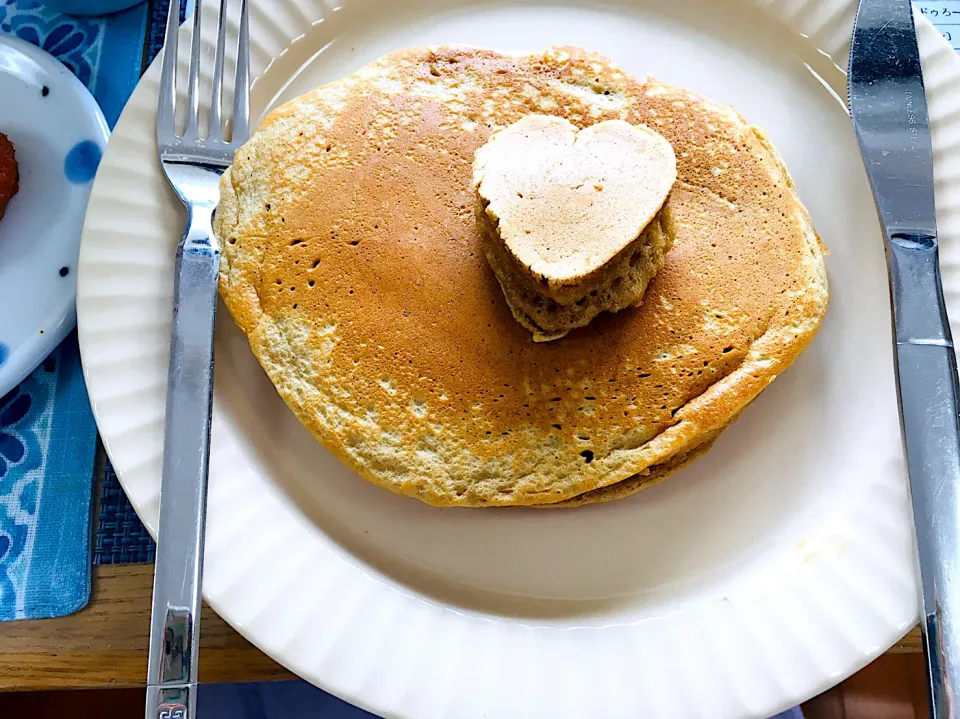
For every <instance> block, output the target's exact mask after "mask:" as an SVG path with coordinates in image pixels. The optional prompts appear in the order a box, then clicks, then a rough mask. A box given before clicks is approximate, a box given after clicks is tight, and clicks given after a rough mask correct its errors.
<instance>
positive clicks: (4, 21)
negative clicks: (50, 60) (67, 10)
mask: <svg viewBox="0 0 960 719" xmlns="http://www.w3.org/2000/svg"><path fill="white" fill-rule="evenodd" d="M0 3H2V4H0V31H3V32H6V33H10V34H12V35H16V36H17V37H19V38H20V39H21V40H26V41H27V42H29V43H32V44H33V45H36V46H38V47H41V48H43V49H44V50H46V51H47V52H49V53H50V54H51V55H53V56H54V57H55V58H57V59H58V60H59V61H60V62H62V63H63V64H64V65H66V66H67V67H69V68H70V70H72V71H73V74H74V75H76V76H77V77H78V78H80V82H82V83H83V84H84V85H89V84H90V78H91V77H93V76H94V75H95V73H96V69H97V62H98V60H99V56H100V53H99V45H98V42H97V41H98V39H99V37H100V33H101V31H102V25H101V24H98V23H95V22H92V21H90V20H86V19H84V18H78V17H67V16H65V15H58V14H56V13H54V12H52V11H50V10H47V9H45V8H43V7H41V4H40V3H39V2H37V1H36V0H0Z"/></svg>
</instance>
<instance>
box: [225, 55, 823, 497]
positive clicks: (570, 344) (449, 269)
mask: <svg viewBox="0 0 960 719" xmlns="http://www.w3.org/2000/svg"><path fill="white" fill-rule="evenodd" d="M530 113H552V114H557V115H560V116H562V117H566V118H567V119H569V120H570V121H571V122H573V123H574V124H576V125H577V126H578V127H583V126H587V125H590V124H592V123H595V122H598V121H600V120H604V119H614V118H621V119H624V120H626V121H627V122H630V123H633V124H646V125H648V126H649V127H651V128H653V129H654V130H656V131H657V132H659V133H660V134H662V135H663V136H664V137H666V138H667V140H668V141H669V142H670V143H671V145H672V146H673V148H674V150H675V152H676V155H677V170H678V176H679V179H678V182H677V184H676V185H675V187H674V190H673V192H672V194H671V196H670V199H669V200H668V202H667V205H668V207H669V209H670V212H671V213H672V217H673V220H674V222H675V223H676V229H677V236H676V240H675V244H674V247H673V249H672V250H671V252H670V254H669V256H668V260H667V263H666V266H665V267H664V268H663V269H662V270H660V272H659V273H658V274H657V276H656V277H655V278H654V280H653V281H652V282H651V283H650V286H649V288H648V289H647V294H646V298H645V300H644V303H643V306H642V308H640V309H639V310H626V311H624V312H621V313H619V314H617V315H601V316H600V317H598V318H597V319H596V320H594V322H593V323H592V324H591V325H590V326H589V327H587V328H584V329H581V330H575V331H574V332H572V333H571V334H570V335H569V336H567V337H566V338H564V339H563V340H562V341H559V342H552V343H546V344H535V343H532V342H531V341H530V335H529V333H528V332H527V331H526V330H524V329H523V328H521V327H520V326H519V325H518V324H517V323H516V322H515V321H514V319H513V318H512V317H511V315H510V310H509V308H508V307H507V304H506V302H505V301H504V298H503V295H502V293H501V291H500V288H499V286H498V284H497V281H496V279H495V277H494V275H493V272H492V271H491V270H490V268H489V266H488V265H487V262H486V260H485V258H484V257H483V251H482V240H481V237H480V235H479V231H478V229H477V226H476V223H475V221H474V216H473V211H474V210H473V204H474V203H473V190H472V187H471V163H472V161H473V153H474V151H475V150H476V148H477V147H479V146H480V145H482V144H483V143H484V142H485V141H486V139H487V137H488V136H489V134H490V132H491V129H492V128H494V127H496V126H503V125H507V124H510V123H512V122H515V121H516V120H517V119H519V118H520V117H522V116H523V115H527V114H530ZM217 225H218V227H217V230H218V234H219V236H220V237H221V238H222V240H223V243H224V262H223V266H222V271H221V291H222V294H223V296H224V298H225V300H226V303H227V305H228V307H229V308H230V310H231V312H232V313H233V315H234V318H235V319H236V321H237V323H238V324H239V326H240V327H241V329H242V330H243V331H244V332H245V333H246V334H247V336H248V338H249V341H250V345H251V348H252V349H253V352H254V353H255V355H256V356H257V357H258V359H259V360H260V362H261V364H262V365H263V367H264V369H265V370H266V372H267V374H268V375H269V376H270V378H271V379H272V380H273V382H274V384H275V385H276V387H277V389H278V391H279V392H280V394H281V396H283V398H284V399H285V400H286V402H287V403H288V405H289V406H290V407H291V409H292V410H293V411H294V412H295V413H296V415H297V417H299V419H300V420H301V421H302V422H303V423H304V424H305V425H306V426H307V427H308V428H309V429H310V430H311V432H313V433H314V434H315V435H316V436H317V437H318V439H320V441H321V442H323V443H324V444H325V445H327V446H328V447H329V448H331V449H332V450H333V451H334V452H336V453H337V454H338V456H340V457H341V458H342V459H343V460H344V461H345V462H347V463H348V464H349V465H350V466H351V467H353V468H354V469H356V470H357V471H358V472H359V473H360V474H362V475H363V476H364V477H366V478H367V479H369V480H370V481H372V482H375V483H377V484H379V485H381V486H383V487H386V488H388V489H391V490H393V491H395V492H399V493H402V494H405V495H409V496H412V497H416V498H418V499H421V500H423V501H425V502H428V503H431V504H437V505H459V506H484V505H511V504H514V505H515V504H546V503H555V502H560V501H563V500H566V499H569V498H571V497H575V496H577V495H581V494H584V493H586V492H590V491H592V490H595V489H598V488H601V487H605V486H609V485H613V484H615V483H617V482H620V481H621V480H625V479H628V478H630V477H633V476H634V475H640V474H642V473H643V472H645V471H649V470H650V469H651V468H653V467H658V466H664V467H669V466H670V465H671V460H674V458H676V460H677V462H681V461H682V459H681V458H682V457H683V456H684V455H687V454H688V453H690V452H692V451H694V450H695V449H696V448H697V447H699V446H701V445H703V444H704V443H705V442H707V441H710V439H711V438H713V437H714V436H715V435H716V434H717V433H718V432H719V431H720V430H722V428H723V427H725V426H726V425H727V424H728V423H729V422H730V421H731V420H732V419H733V418H734V417H735V416H736V415H737V414H738V413H739V412H740V410H741V409H742V408H743V407H745V406H746V405H747V404H748V403H749V402H750V401H751V400H752V399H753V398H754V397H755V396H756V395H757V394H758V393H759V392H760V391H761V390H762V389H763V388H764V387H766V386H767V385H768V384H769V383H770V382H771V381H772V380H773V379H774V378H775V377H776V376H777V375H778V374H779V373H780V372H782V371H783V370H784V369H786V367H788V366H789V365H790V363H791V362H793V360H794V359H795V358H796V356H797V355H798V354H799V352H800V351H801V350H802V349H803V348H804V347H805V346H806V345H807V343H808V342H809V341H810V339H811V338H812V337H813V335H814V334H815V332H816V330H817V328H818V326H819V324H820V321H821V319H822V317H823V314H824V312H825V310H826V304H827V286H826V275H825V271H824V265H823V257H822V252H821V247H820V244H819V242H818V240H817V237H816V235H815V234H814V232H813V228H812V226H811V224H810V221H809V218H808V216H807V213H806V211H805V210H804V208H803V206H802V205H801V204H800V202H799V201H798V199H797V197H796V195H795V193H794V188H793V184H792V182H791V181H790V178H789V176H788V175H787V173H786V171H785V169H784V168H783V165H782V163H781V162H780V161H779V159H778V158H777V157H776V155H775V153H774V152H773V150H772V148H771V147H770V146H769V144H768V143H766V142H765V141H764V140H762V139H761V137H760V136H759V135H758V133H757V132H756V131H755V130H754V129H753V128H752V127H751V126H749V125H748V124H747V123H745V122H744V121H743V120H742V118H740V116H739V115H738V114H737V113H736V112H734V111H733V110H731V109H730V108H727V107H724V106H720V105H715V104H713V103H710V102H708V101H706V100H704V99H702V98H700V97H699V96H697V95H694V94H693V93H690V92H687V91H685V90H680V89H677V88H672V87H669V86H666V85H663V84H661V83H658V82H656V81H653V80H649V81H646V82H639V81H637V80H635V79H634V78H632V77H630V76H628V75H627V74H625V73H623V72H621V71H620V70H618V69H616V68H615V67H614V66H612V65H611V64H610V63H609V62H608V61H607V60H605V59H604V58H602V57H600V56H598V55H594V54H591V53H587V52H584V51H582V50H579V49H576V48H556V49H552V50H549V51H547V52H546V53H543V54H536V55H522V56H520V55H516V56H514V55H505V54H502V53H498V52H494V51H490V50H478V49H468V48H450V47H447V48H435V49H414V50H406V51H402V52H398V53H395V54H393V55H390V56H387V57H385V58H382V59H381V60H379V61H377V62H376V63H374V64H372V65H370V66H368V67H366V68H364V69H363V70H361V71H360V72H358V73H356V74H354V75H351V76H349V77H347V78H344V79H343V80H340V81H337V82H335V83H332V84H330V85H327V86H324V87H322V88H320V89H318V90H316V91H314V92H312V93H309V94H307V95H304V96H302V97H300V98H298V99H296V100H293V101H291V102H289V103H287V104H286V105H284V106H283V107H281V108H279V109H278V110H276V111H275V112H273V113H271V114H270V116H269V117H268V118H267V119H266V120H265V122H264V124H263V126H262V127H261V128H260V130H259V131H258V132H257V133H256V135H255V136H254V137H253V138H252V139H251V140H250V142H249V143H247V145H245V146H244V147H243V148H242V149H241V150H240V151H239V152H238V153H237V156H236V159H235V162H234V165H233V166H232V168H230V170H228V171H227V172H226V173H225V174H224V177H223V182H222V201H221V205H220V208H219V211H218V213H217Z"/></svg>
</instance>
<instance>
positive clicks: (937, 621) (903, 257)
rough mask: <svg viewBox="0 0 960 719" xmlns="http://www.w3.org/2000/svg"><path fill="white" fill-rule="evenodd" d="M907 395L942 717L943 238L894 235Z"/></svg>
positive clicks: (948, 440)
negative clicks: (939, 240) (939, 250)
mask: <svg viewBox="0 0 960 719" xmlns="http://www.w3.org/2000/svg"><path fill="white" fill-rule="evenodd" d="M887 247H888V253H887V258H888V262H889V264H890V283H891V297H892V301H893V310H894V328H895V337H896V369H897V393H898V399H899V402H900V418H901V422H902V429H903V440H904V445H905V451H906V457H907V470H908V473H909V476H910V494H911V498H912V503H913V514H914V524H915V527H916V542H917V551H918V559H919V567H920V587H921V609H922V613H921V629H922V631H923V642H924V652H925V654H926V658H927V664H928V666H927V669H928V677H929V691H930V710H931V716H932V717H934V718H935V719H948V718H952V717H956V716H958V713H957V712H958V711H960V706H958V704H957V699H956V697H957V696H958V693H960V584H958V582H960V574H958V572H960V521H958V508H960V505H958V495H960V413H958V405H957V399H958V396H960V388H958V382H957V360H956V355H955V353H954V349H953V341H952V337H951V334H950V326H949V324H948V322H947V313H946V307H945V305H944V301H943V290H942V287H941V284H940V266H939V260H938V253H937V240H936V237H935V236H931V235H929V234H917V233H913V234H911V233H898V234H895V235H892V236H891V237H890V238H889V242H888V245H887Z"/></svg>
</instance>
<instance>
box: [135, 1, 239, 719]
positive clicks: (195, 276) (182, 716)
mask: <svg viewBox="0 0 960 719" xmlns="http://www.w3.org/2000/svg"><path fill="white" fill-rule="evenodd" d="M228 3H229V0H221V3H220V18H219V28H218V32H217V50H216V56H215V65H214V70H213V88H212V97H211V101H210V123H209V125H210V126H209V131H208V134H207V136H206V137H201V135H200V132H201V130H200V125H201V122H200V112H199V108H200V103H199V77H200V23H201V15H202V11H201V7H202V4H203V3H202V2H197V7H196V10H195V11H194V16H193V42H192V44H191V51H190V74H189V79H188V84H187V108H186V123H185V127H184V131H183V134H181V135H178V134H177V131H176V127H175V118H176V96H177V89H176V74H177V35H178V32H179V30H180V24H179V19H180V13H179V10H180V1H179V0H171V2H170V9H169V12H168V15H167V30H166V40H165V43H164V51H163V68H162V70H163V71H162V75H161V77H160V98H159V101H158V103H157V150H158V152H159V154H160V162H161V164H162V165H163V171H164V173H165V174H166V176H167V180H169V182H170V185H171V186H172V187H173V189H174V191H176V193H177V196H178V197H179V198H180V200H181V201H182V202H183V204H184V205H185V206H186V208H187V215H188V219H187V227H186V229H185V230H184V233H183V238H182V239H181V240H180V245H179V247H178V248H177V259H176V270H175V275H174V278H175V279H174V290H173V327H172V335H171V340H170V372H169V377H168V386H167V412H166V422H165V425H166V426H165V438H164V447H163V477H162V482H161V487H160V529H159V536H158V539H157V562H156V573H155V575H154V580H153V606H152V609H151V619H150V654H149V664H148V667H147V705H146V713H145V717H146V719H195V717H196V704H197V657H198V653H199V652H198V650H199V639H200V588H201V587H200V584H201V577H202V573H203V534H204V525H205V515H206V499H207V470H208V466H209V454H210V418H211V411H212V407H213V327H214V320H215V317H216V310H217V277H218V274H219V268H220V247H219V243H218V241H217V238H216V237H214V234H213V226H212V220H213V212H214V209H215V208H216V205H217V201H218V200H219V191H218V187H219V181H220V175H221V174H222V173H223V171H224V169H225V168H226V167H227V166H229V165H230V163H231V161H232V160H233V155H234V153H235V152H236V150H237V148H238V147H239V146H240V145H241V144H242V143H243V142H245V141H246V139H247V137H248V135H249V133H250V112H249V104H250V81H249V79H250V60H249V58H250V50H249V27H248V19H247V0H240V3H241V5H240V32H239V38H238V41H237V42H238V47H237V70H236V82H235V89H234V102H233V132H232V135H231V137H230V139H229V140H227V139H226V138H225V136H224V132H223V124H222V122H223V117H222V113H221V95H222V89H223V64H224V54H225V51H224V46H225V44H226V34H227V32H226V26H227V9H228Z"/></svg>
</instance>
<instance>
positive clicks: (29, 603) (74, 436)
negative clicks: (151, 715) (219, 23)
mask: <svg viewBox="0 0 960 719" xmlns="http://www.w3.org/2000/svg"><path fill="white" fill-rule="evenodd" d="M146 16H147V9H146V7H145V6H140V7H139V8H134V9H132V10H129V11H126V12H123V13H117V14H115V15H111V16H109V17H107V18H73V17H66V16H64V15H59V14H57V13H53V12H50V11H48V10H46V9H44V8H43V7H42V5H41V3H39V2H37V1H36V0H0V33H5V34H11V35H15V36H17V37H19V38H21V39H23V40H26V41H27V42H30V43H33V44H34V45H37V46H39V47H41V48H43V49H44V50H46V51H47V52H49V53H50V54H51V55H53V56H54V57H56V58H57V59H59V60H60V61H61V62H63V63H64V64H65V65H66V66H67V67H68V68H70V70H72V71H73V73H74V74H75V75H76V76H77V77H78V78H80V80H81V81H82V82H83V83H84V84H85V85H86V86H87V87H88V88H89V89H90V90H91V92H92V93H93V95H94V97H95V98H96V99H97V101H98V103H99V104H100V107H101V109H102V110H103V113H104V116H105V117H106V119H107V122H108V123H109V124H110V126H111V127H112V126H113V124H114V123H115V122H116V120H117V118H118V117H119V115H120V110H121V109H122V108H123V104H124V102H125V101H126V99H127V98H128V97H129V96H130V93H131V92H132V91H133V88H134V87H135V86H136V82H137V80H138V79H139V77H140V70H141V63H142V59H143V38H144V30H145V27H146ZM96 440H97V430H96V425H95V424H94V421H93V415H92V413H91V411H90V405H89V402H88V400H87V392H86V387H85V385H84V382H83V376H82V374H81V371H80V357H79V353H78V350H77V341H76V336H75V335H70V336H69V337H68V338H67V339H66V340H65V341H64V342H63V343H62V344H61V346H60V347H59V348H58V349H57V350H56V351H54V353H53V354H52V355H51V356H50V357H49V358H48V359H47V360H46V361H45V362H44V363H43V364H42V365H41V366H40V367H39V368H38V369H37V370H36V371H35V372H34V373H33V374H32V375H31V376H30V377H28V378H27V379H26V380H25V381H24V382H23V383H22V384H21V385H20V386H19V387H16V388H15V389H14V390H12V391H11V392H10V393H9V394H7V395H6V396H4V397H2V398H0V620H4V619H36V618H46V617H57V616H63V615H65V614H69V613H71V612H74V611H76V610H78V609H80V608H82V607H83V606H85V605H86V603H87V601H88V600H89V597H90V555H91V552H90V546H91V536H90V518H91V514H92V512H91V504H92V498H93V487H94V459H95V452H96V444H97V441H96Z"/></svg>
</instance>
